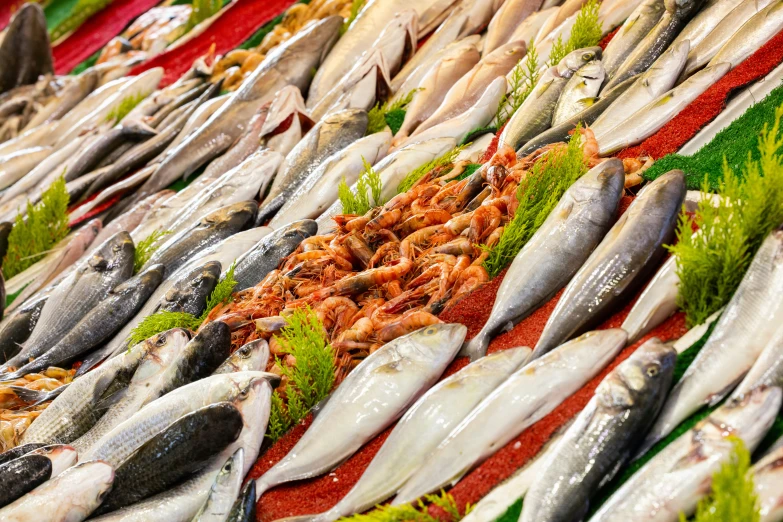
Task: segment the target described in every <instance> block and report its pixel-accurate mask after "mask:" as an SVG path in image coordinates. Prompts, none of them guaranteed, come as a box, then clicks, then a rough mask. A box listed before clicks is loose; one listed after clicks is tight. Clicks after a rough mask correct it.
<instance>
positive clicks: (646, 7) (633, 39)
mask: <svg viewBox="0 0 783 522" xmlns="http://www.w3.org/2000/svg"><path fill="white" fill-rule="evenodd" d="M665 10H666V8H665V6H664V2H663V0H644V1H643V2H641V3H640V4H639V5H638V6H637V7H636V9H635V10H634V12H633V13H631V15H630V16H629V17H628V19H627V20H626V21H625V22H624V23H623V25H622V26H621V27H620V30H619V31H617V34H615V35H614V37H613V38H612V40H611V41H610V42H609V43H608V44H607V45H606V49H604V56H603V63H604V69H605V70H606V74H607V76H608V77H610V78H611V77H613V76H614V74H615V72H617V69H619V68H620V66H621V65H622V64H623V62H625V59H626V58H628V56H629V55H630V54H631V53H632V52H634V50H635V49H636V47H637V46H638V45H639V43H640V42H641V41H642V40H643V39H644V37H645V36H647V34H648V33H649V32H650V31H651V30H652V28H653V27H655V25H656V24H657V23H658V21H659V20H660V19H661V17H662V16H663V13H664V12H665Z"/></svg>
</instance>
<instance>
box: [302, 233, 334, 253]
mask: <svg viewBox="0 0 783 522" xmlns="http://www.w3.org/2000/svg"><path fill="white" fill-rule="evenodd" d="M334 237H335V234H326V235H323V236H310V237H307V238H305V239H303V240H302V242H301V243H300V244H299V246H301V247H302V251H304V252H309V251H311V250H324V249H326V247H327V245H329V242H330V241H331V240H332V239H334Z"/></svg>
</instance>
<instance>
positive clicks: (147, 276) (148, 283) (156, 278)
mask: <svg viewBox="0 0 783 522" xmlns="http://www.w3.org/2000/svg"><path fill="white" fill-rule="evenodd" d="M165 275H166V267H165V266H164V265H162V264H160V263H157V264H154V265H151V266H150V267H149V268H147V269H145V270H144V272H142V273H140V274H139V275H138V281H137V283H136V284H138V285H139V286H141V287H144V288H150V287H152V288H157V287H158V285H160V283H161V282H162V281H163V278H164V277H165Z"/></svg>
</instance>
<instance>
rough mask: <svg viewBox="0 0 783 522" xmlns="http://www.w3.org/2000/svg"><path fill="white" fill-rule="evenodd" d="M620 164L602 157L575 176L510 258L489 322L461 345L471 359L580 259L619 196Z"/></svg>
mask: <svg viewBox="0 0 783 522" xmlns="http://www.w3.org/2000/svg"><path fill="white" fill-rule="evenodd" d="M624 183H625V173H624V170H623V166H622V162H621V161H619V160H617V159H612V160H609V161H606V162H604V163H602V164H600V165H598V166H597V167H594V168H593V169H591V170H590V171H589V172H588V173H587V174H585V175H584V176H582V177H581V178H580V179H578V180H577V181H576V182H575V183H574V184H573V185H572V186H571V187H570V188H569V189H568V190H567V191H566V192H565V194H563V197H562V198H561V199H560V201H559V202H558V204H557V206H556V207H555V208H554V209H552V212H551V213H550V214H549V217H547V219H546V221H544V223H543V224H542V225H541V227H540V228H539V229H538V231H536V233H535V234H534V235H533V237H532V238H530V241H528V242H527V244H526V245H525V246H524V247H523V248H522V250H521V251H520V252H519V254H517V256H516V257H515V258H514V261H513V263H511V267H510V268H509V269H508V273H507V274H506V277H505V278H504V279H503V282H502V283H501V285H500V289H499V290H498V293H497V297H496V298H495V304H494V305H493V307H492V313H491V314H490V316H489V320H488V321H487V323H486V324H485V325H484V327H483V328H482V329H481V331H480V332H479V333H478V334H476V336H475V337H473V339H471V340H470V342H468V343H467V344H466V345H465V347H464V348H463V352H462V355H469V356H470V357H471V359H473V360H476V359H477V358H478V357H481V356H483V355H484V354H485V353H486V351H487V346H488V345H489V342H490V340H491V338H492V337H494V336H495V335H497V334H498V333H499V332H500V331H502V330H510V329H511V328H513V327H514V325H516V324H517V323H519V321H521V320H522V319H524V318H525V317H527V316H528V315H530V314H531V313H532V312H533V311H534V310H536V309H537V308H538V307H539V306H541V305H543V304H544V303H546V302H547V301H548V300H549V299H551V298H552V296H554V295H555V293H557V292H558V291H559V290H560V289H561V288H562V287H563V286H565V285H566V284H568V282H569V281H570V280H571V278H572V277H573V275H574V274H575V273H576V272H577V270H579V268H580V267H581V266H582V265H583V264H584V263H585V261H586V260H587V258H588V256H590V254H591V252H592V251H593V250H594V249H595V247H596V246H597V245H598V244H599V243H600V242H601V240H602V239H603V238H604V236H605V235H606V233H607V231H608V230H609V228H610V227H611V225H612V222H613V221H614V217H615V214H616V213H617V207H618V205H619V203H620V198H621V197H622V195H623V185H624Z"/></svg>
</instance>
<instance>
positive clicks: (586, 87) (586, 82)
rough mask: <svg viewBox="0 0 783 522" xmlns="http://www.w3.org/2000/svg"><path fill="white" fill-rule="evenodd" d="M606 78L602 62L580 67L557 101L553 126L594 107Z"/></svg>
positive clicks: (553, 115)
mask: <svg viewBox="0 0 783 522" xmlns="http://www.w3.org/2000/svg"><path fill="white" fill-rule="evenodd" d="M604 77H605V72H604V67H603V65H602V64H601V61H600V60H595V61H592V62H589V63H586V64H585V65H583V66H582V67H580V68H579V70H577V71H576V72H575V73H574V75H573V76H571V78H570V79H569V80H568V83H566V85H565V87H564V88H563V92H562V93H561V94H560V98H559V99H558V100H557V105H556V106H555V111H554V113H553V114H552V125H553V126H555V125H558V124H560V123H562V122H563V121H565V120H567V119H569V118H571V117H572V116H574V115H575V114H578V113H580V112H581V111H582V110H584V109H585V108H586V107H589V106H590V105H592V104H593V103H594V102H595V97H596V95H597V94H598V91H599V89H600V88H601V84H602V83H603V81H604Z"/></svg>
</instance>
